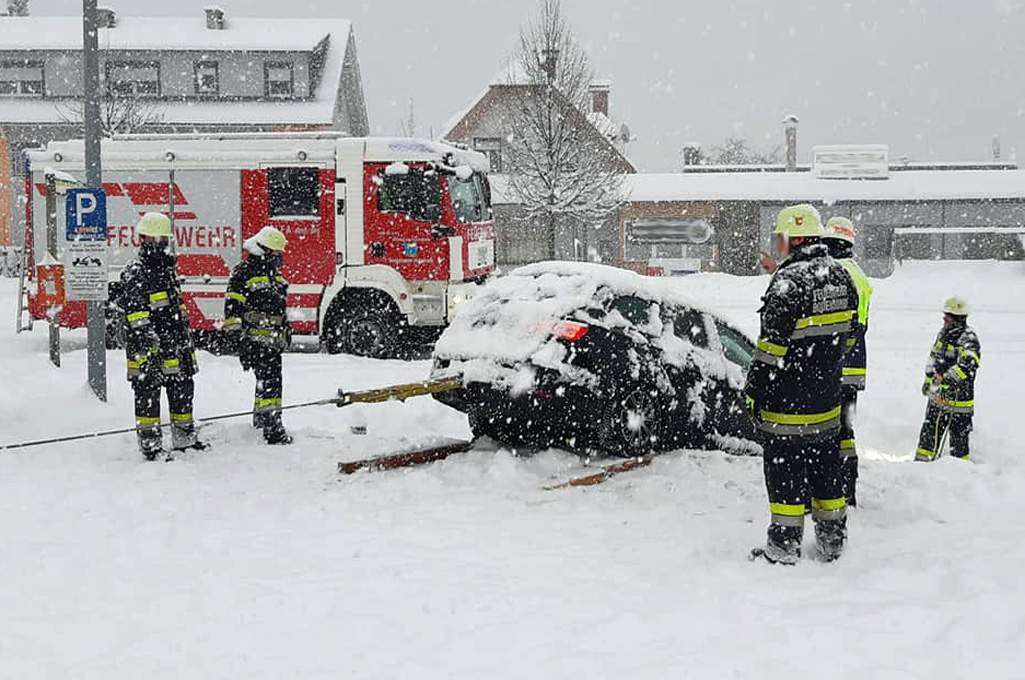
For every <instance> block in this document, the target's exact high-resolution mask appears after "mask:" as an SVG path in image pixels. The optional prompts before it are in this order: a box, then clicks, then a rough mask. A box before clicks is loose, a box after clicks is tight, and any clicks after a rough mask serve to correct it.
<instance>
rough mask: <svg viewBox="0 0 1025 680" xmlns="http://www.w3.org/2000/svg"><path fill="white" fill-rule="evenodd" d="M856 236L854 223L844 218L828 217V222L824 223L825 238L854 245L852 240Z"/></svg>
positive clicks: (856, 231)
mask: <svg viewBox="0 0 1025 680" xmlns="http://www.w3.org/2000/svg"><path fill="white" fill-rule="evenodd" d="M857 235H858V230H857V229H855V228H854V223H853V222H851V221H850V220H849V219H847V218H846V217H830V218H829V221H828V222H826V236H825V238H833V239H836V240H838V241H846V242H847V243H854V238H855V237H856V236H857Z"/></svg>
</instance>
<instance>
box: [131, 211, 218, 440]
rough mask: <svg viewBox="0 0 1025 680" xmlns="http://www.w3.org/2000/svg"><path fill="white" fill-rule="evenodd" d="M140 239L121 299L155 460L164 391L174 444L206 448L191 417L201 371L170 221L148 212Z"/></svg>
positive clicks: (140, 413)
mask: <svg viewBox="0 0 1025 680" xmlns="http://www.w3.org/2000/svg"><path fill="white" fill-rule="evenodd" d="M135 234H136V236H137V237H138V238H139V240H140V246H139V255H138V259H137V260H135V261H134V262H132V263H131V264H129V265H128V266H127V267H126V268H125V270H124V272H122V274H121V283H120V288H121V292H120V296H119V303H120V306H121V309H122V310H123V311H124V315H125V316H124V320H125V326H126V328H125V351H126V353H127V355H128V380H129V381H130V382H131V383H132V389H133V390H134V392H135V423H136V427H137V428H138V437H139V450H140V451H141V452H142V455H143V456H145V457H146V458H147V459H149V460H153V459H154V458H156V457H157V455H158V454H160V453H161V451H162V449H163V435H162V431H161V428H160V392H161V388H163V389H164V390H166V392H167V401H168V406H170V411H171V448H172V449H174V450H184V449H189V448H193V449H203V448H206V445H205V444H203V443H202V442H201V441H200V440H199V438H198V436H197V432H196V425H195V423H194V422H193V418H192V399H193V394H194V391H195V388H194V384H193V380H192V376H193V375H194V374H195V373H196V372H197V371H198V370H199V364H198V363H197V361H196V349H195V345H194V344H193V341H192V333H191V331H190V329H189V316H188V313H187V312H186V310H185V304H184V303H183V302H182V294H181V287H180V286H179V283H178V276H177V274H176V273H175V258H174V256H173V255H171V254H170V253H168V252H167V251H168V247H169V245H170V240H171V238H173V236H172V234H171V220H169V219H168V218H167V216H166V215H163V214H162V213H156V212H149V213H146V214H145V215H143V216H142V219H141V220H139V223H138V225H137V226H136V227H135Z"/></svg>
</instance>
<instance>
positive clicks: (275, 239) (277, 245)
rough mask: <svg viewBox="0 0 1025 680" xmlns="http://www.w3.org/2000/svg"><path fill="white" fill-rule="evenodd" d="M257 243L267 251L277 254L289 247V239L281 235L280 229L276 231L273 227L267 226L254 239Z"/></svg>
mask: <svg viewBox="0 0 1025 680" xmlns="http://www.w3.org/2000/svg"><path fill="white" fill-rule="evenodd" d="M253 240H254V241H256V243H257V244H258V245H259V246H260V247H261V248H264V249H266V250H273V251H276V252H279V253H280V252H284V250H285V247H286V246H287V245H288V239H287V238H285V235H284V234H282V233H281V231H280V230H279V229H275V228H274V227H271V226H266V227H264V228H263V229H261V230H260V231H258V232H256V236H254V237H253Z"/></svg>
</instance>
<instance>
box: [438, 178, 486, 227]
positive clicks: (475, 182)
mask: <svg viewBox="0 0 1025 680" xmlns="http://www.w3.org/2000/svg"><path fill="white" fill-rule="evenodd" d="M445 179H446V180H447V181H448V193H449V195H451V196H452V207H453V208H454V209H455V213H456V219H458V220H459V221H460V222H463V223H464V224H465V223H468V222H483V221H485V220H488V219H490V218H491V206H490V205H489V203H490V202H489V201H488V194H489V193H490V192H488V191H487V190H486V187H485V185H484V182H486V180H485V179H484V178H483V177H482V176H481V175H480V174H478V173H473V175H471V176H470V177H469V178H467V179H465V180H464V179H459V177H457V176H455V175H452V176H449V177H446V178H445Z"/></svg>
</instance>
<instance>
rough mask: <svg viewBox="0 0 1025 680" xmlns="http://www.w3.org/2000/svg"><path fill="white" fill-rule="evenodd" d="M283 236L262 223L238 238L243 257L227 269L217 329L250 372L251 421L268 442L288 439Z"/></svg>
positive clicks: (288, 333)
mask: <svg viewBox="0 0 1025 680" xmlns="http://www.w3.org/2000/svg"><path fill="white" fill-rule="evenodd" d="M287 245H288V241H287V239H286V238H285V235H284V234H282V233H281V232H280V231H279V230H277V229H275V228H274V227H264V228H263V229H261V230H260V231H259V232H258V233H257V234H256V235H255V236H253V237H251V238H248V239H246V241H245V243H244V244H243V249H244V251H245V257H244V259H243V260H242V261H241V262H239V263H238V264H237V265H236V266H235V269H234V270H233V271H232V273H231V279H230V280H229V281H228V291H227V294H226V296H225V299H224V325H223V330H224V331H225V332H227V333H228V335H229V337H230V338H231V340H230V341H229V344H230V345H232V346H233V347H235V348H236V349H237V350H238V356H239V360H240V361H241V363H242V368H243V370H246V371H248V370H250V369H252V371H253V373H254V374H255V375H256V395H255V398H254V401H253V411H254V415H253V426H254V427H258V428H261V429H262V430H263V438H264V440H265V441H266V442H267V443H268V444H291V443H292V436H291V435H289V434H288V432H287V431H286V430H285V426H284V424H283V423H282V422H281V393H282V387H283V386H282V376H281V354H282V353H283V352H284V351H285V349H287V348H288V345H289V343H290V341H291V329H290V327H289V324H288V318H287V315H286V309H287V298H288V281H286V280H285V277H284V276H282V275H281V264H282V258H283V256H284V252H285V247H286V246H287Z"/></svg>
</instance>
